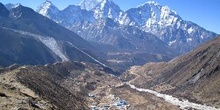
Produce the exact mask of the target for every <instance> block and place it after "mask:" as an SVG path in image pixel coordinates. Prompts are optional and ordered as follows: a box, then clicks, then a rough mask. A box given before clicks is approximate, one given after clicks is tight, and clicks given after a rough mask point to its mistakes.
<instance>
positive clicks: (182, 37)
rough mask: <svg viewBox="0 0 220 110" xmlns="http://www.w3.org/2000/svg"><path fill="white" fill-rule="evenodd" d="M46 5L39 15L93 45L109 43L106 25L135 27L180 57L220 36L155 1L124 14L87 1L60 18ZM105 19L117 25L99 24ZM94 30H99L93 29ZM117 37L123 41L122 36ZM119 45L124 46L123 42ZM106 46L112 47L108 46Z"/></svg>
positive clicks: (100, 0)
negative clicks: (159, 40)
mask: <svg viewBox="0 0 220 110" xmlns="http://www.w3.org/2000/svg"><path fill="white" fill-rule="evenodd" d="M47 4H52V3H51V2H49V1H46V2H44V3H43V4H42V5H41V6H40V7H39V8H38V9H37V12H38V13H40V14H42V15H44V16H46V17H48V18H50V19H52V20H54V21H55V22H57V23H59V24H61V25H62V26H64V27H66V28H68V29H70V30H72V31H74V32H76V33H78V34H79V35H81V36H82V37H83V38H84V39H86V40H89V41H93V42H99V43H105V42H102V41H100V39H101V38H105V39H106V37H105V36H107V35H108V33H106V32H105V31H100V30H103V28H102V27H103V25H104V27H111V28H114V29H115V30H113V31H112V32H113V33H117V30H122V28H120V27H121V26H133V27H136V28H138V29H140V30H142V31H144V32H146V34H148V33H151V34H153V35H155V36H156V37H158V38H159V39H161V40H162V41H163V42H164V43H165V44H167V45H168V46H169V47H170V48H172V49H174V50H175V51H177V52H179V53H185V52H188V51H190V50H192V49H194V48H195V47H197V46H198V45H199V44H201V43H203V42H205V41H207V40H209V39H212V38H214V37H216V36H217V34H215V33H214V32H210V31H207V30H205V29H204V28H202V27H200V26H198V25H197V24H195V23H192V22H190V21H185V20H183V19H182V18H181V17H180V16H179V15H178V14H177V12H175V11H173V10H171V9H170V8H169V7H168V6H161V5H160V4H158V3H156V2H154V1H149V2H146V3H144V4H142V5H140V6H138V7H137V8H131V9H129V10H127V11H125V12H124V11H122V10H121V9H120V7H119V6H118V5H116V4H115V3H114V2H113V1H111V0H89V1H88V0H84V1H82V2H81V3H80V5H79V6H71V8H72V9H71V10H77V11H70V6H69V7H68V8H67V9H64V10H60V11H55V12H58V14H56V13H55V14H54V13H52V14H50V13H51V12H54V11H51V10H57V8H54V7H55V6H54V5H50V6H48V5H47ZM75 7H77V8H75ZM45 12H47V13H45ZM68 13H72V14H71V15H70V14H68ZM83 13H87V14H83ZM67 15H68V16H67ZM79 18H80V19H79ZM82 18H83V19H82ZM103 18H104V19H105V20H107V21H106V22H108V19H111V20H112V21H113V22H114V23H110V24H105V23H104V24H99V22H100V19H102V20H103ZM116 24H117V25H116ZM95 26H96V27H97V28H94V27H95ZM91 27H93V28H91ZM97 31H100V32H99V33H96V36H94V35H90V34H88V32H90V33H92V32H97ZM108 36H109V35H108ZM114 36H115V37H117V38H120V37H121V35H120V34H117V35H114ZM139 36H141V35H138V34H137V35H135V37H139ZM127 41H129V40H127ZM112 42H113V41H112ZM120 42H121V43H123V41H120ZM106 43H107V44H109V42H106ZM161 50H162V49H161Z"/></svg>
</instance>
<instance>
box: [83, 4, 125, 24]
mask: <svg viewBox="0 0 220 110" xmlns="http://www.w3.org/2000/svg"><path fill="white" fill-rule="evenodd" d="M80 7H81V8H82V9H86V10H88V11H92V12H93V13H94V17H95V18H96V19H99V18H111V19H113V20H118V19H119V16H120V15H122V13H123V11H122V10H121V9H120V7H119V6H118V5H116V4H115V3H114V2H113V1H111V0H84V1H82V2H81V3H80Z"/></svg>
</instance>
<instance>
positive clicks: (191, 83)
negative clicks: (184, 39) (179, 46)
mask: <svg viewBox="0 0 220 110" xmlns="http://www.w3.org/2000/svg"><path fill="white" fill-rule="evenodd" d="M219 41H220V38H219V37H217V38H215V39H213V40H211V41H209V42H207V43H205V44H203V45H201V46H199V47H198V48H196V49H195V50H194V51H192V52H190V53H188V54H186V55H183V56H180V57H178V58H176V59H173V60H172V61H169V62H167V63H166V62H161V63H149V64H146V65H144V66H143V67H132V68H131V69H130V70H129V71H128V72H127V74H126V73H125V74H124V75H123V76H122V77H123V78H124V80H128V81H131V82H133V83H134V84H137V85H139V86H143V85H144V87H146V88H151V89H154V90H157V91H160V92H165V93H170V94H175V95H176V96H182V97H185V98H188V99H191V100H192V101H197V102H201V103H206V104H208V105H213V106H216V107H220V105H219V98H220V97H219V90H218V88H219V84H220V80H219V77H220V74H219V73H220V72H219V65H220V64H219V49H220V48H219V45H220V43H219Z"/></svg>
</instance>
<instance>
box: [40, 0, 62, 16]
mask: <svg viewBox="0 0 220 110" xmlns="http://www.w3.org/2000/svg"><path fill="white" fill-rule="evenodd" d="M36 11H37V12H38V13H40V14H42V15H44V16H47V17H48V18H50V16H49V15H50V14H53V15H56V14H57V13H59V11H60V10H59V9H58V8H57V7H56V6H55V5H53V4H52V2H51V1H49V0H46V1H45V2H44V3H42V4H41V5H40V6H39V7H38V8H37V10H36ZM49 13H50V14H49Z"/></svg>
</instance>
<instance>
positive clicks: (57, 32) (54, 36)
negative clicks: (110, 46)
mask: <svg viewBox="0 0 220 110" xmlns="http://www.w3.org/2000/svg"><path fill="white" fill-rule="evenodd" d="M0 10H1V15H0V20H1V21H0V31H1V35H2V36H1V37H2V40H1V44H0V45H1V49H0V50H1V51H0V52H1V64H2V66H9V65H11V64H13V63H18V64H31V65H35V64H46V63H52V62H57V61H73V60H74V61H87V62H94V63H95V62H97V63H100V64H101V65H103V66H104V64H102V63H101V62H100V61H98V58H96V57H95V56H96V55H97V56H99V55H100V54H101V53H99V51H98V49H97V48H96V47H94V46H92V44H90V43H88V42H87V41H85V40H84V39H82V38H81V37H79V36H78V35H77V34H75V33H73V32H72V31H69V30H68V29H66V28H64V27H62V26H60V25H58V24H57V23H55V22H53V21H51V20H50V19H48V18H46V17H44V16H42V15H40V14H38V13H36V12H35V11H34V10H32V9H30V8H27V7H24V6H22V5H19V6H17V7H15V8H12V9H11V10H7V9H6V7H5V6H4V5H3V4H0ZM33 50H34V51H33ZM93 50H97V51H93Z"/></svg>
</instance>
